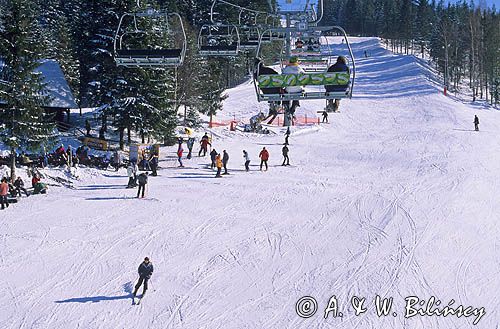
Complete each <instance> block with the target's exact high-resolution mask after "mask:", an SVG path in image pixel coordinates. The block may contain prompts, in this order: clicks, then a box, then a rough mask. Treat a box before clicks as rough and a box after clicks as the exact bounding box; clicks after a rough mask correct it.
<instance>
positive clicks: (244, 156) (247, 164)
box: [243, 150, 250, 171]
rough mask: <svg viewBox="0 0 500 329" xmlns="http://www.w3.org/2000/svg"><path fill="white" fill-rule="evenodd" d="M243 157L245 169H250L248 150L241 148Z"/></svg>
mask: <svg viewBox="0 0 500 329" xmlns="http://www.w3.org/2000/svg"><path fill="white" fill-rule="evenodd" d="M243 158H244V159H245V170H246V171H250V157H249V156H248V152H247V151H245V150H243Z"/></svg>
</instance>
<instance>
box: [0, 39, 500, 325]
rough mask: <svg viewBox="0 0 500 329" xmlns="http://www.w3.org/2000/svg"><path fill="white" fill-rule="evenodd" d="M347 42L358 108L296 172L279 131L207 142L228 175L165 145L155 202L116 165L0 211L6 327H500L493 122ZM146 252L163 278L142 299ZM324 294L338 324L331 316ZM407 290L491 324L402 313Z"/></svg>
mask: <svg viewBox="0 0 500 329" xmlns="http://www.w3.org/2000/svg"><path fill="white" fill-rule="evenodd" d="M351 42H353V47H354V48H355V49H354V50H355V55H356V56H357V58H358V62H357V64H358V78H357V83H356V86H355V89H354V93H355V97H354V98H353V99H352V100H344V101H342V103H341V113H339V114H331V115H330V122H331V123H330V124H328V125H322V126H321V127H316V128H312V129H311V128H307V129H301V130H294V132H293V134H292V136H291V137H290V143H291V145H290V157H291V162H292V166H290V167H281V166H280V164H281V155H280V154H281V147H282V143H283V136H282V135H281V133H283V131H279V130H278V131H277V133H278V134H272V135H269V136H261V135H254V134H243V133H239V132H236V133H230V132H228V131H227V130H225V129H219V130H217V129H215V130H214V131H213V133H214V137H215V139H214V147H215V148H216V149H217V150H218V151H222V150H223V149H226V150H228V152H229V155H230V165H229V168H230V172H231V175H228V176H225V177H224V178H222V179H214V178H213V176H214V172H212V171H211V170H210V169H208V168H207V163H208V160H207V158H198V157H195V158H194V159H192V160H185V165H186V168H184V169H178V168H175V166H176V159H175V158H174V149H173V148H166V149H163V151H162V152H163V153H162V155H161V158H162V159H161V160H162V161H161V162H160V165H161V166H162V167H163V169H162V170H161V171H160V176H159V177H151V178H150V184H149V186H148V191H147V198H146V199H145V200H137V199H135V198H134V195H135V193H136V191H135V190H127V189H125V188H124V186H125V184H126V181H127V178H126V173H125V171H124V170H121V171H119V172H118V173H115V172H111V171H108V172H98V171H93V170H83V169H81V170H80V171H79V173H78V175H79V177H80V179H79V180H78V181H76V182H75V188H74V189H67V188H57V187H56V188H53V189H52V190H51V193H50V194H48V195H43V196H33V197H30V198H28V199H22V200H21V202H20V203H18V204H16V205H14V206H13V207H10V208H9V209H8V210H6V211H2V212H0V278H1V282H2V287H3V294H1V295H0V328H61V329H62V328H134V329H135V328H137V329H139V328H193V329H194V328H207V329H208V328H209V329H214V328H293V329H295V328H363V329H364V328H367V329H368V328H412V329H417V328H418V329H431V328H439V329H452V328H453V329H457V328H480V329H495V328H497V327H498V325H499V322H500V314H499V310H500V298H499V297H498V291H499V290H500V255H499V251H500V238H499V237H500V229H499V221H500V202H498V196H499V195H500V179H499V175H500V174H499V173H500V161H499V160H500V157H499V156H498V151H499V150H500V138H499V133H500V113H499V112H498V111H497V110H494V109H488V108H484V107H476V106H474V105H472V104H466V103H463V102H457V101H455V100H453V99H450V98H446V97H445V96H443V95H442V94H441V93H440V89H441V88H440V86H439V84H438V82H437V78H436V77H435V76H434V75H433V73H432V72H431V70H430V69H429V68H428V67H427V65H426V64H425V63H424V62H422V61H421V60H418V59H416V58H415V57H411V56H400V55H397V56H396V55H392V54H390V53H389V52H387V51H386V50H384V49H383V48H382V47H381V46H380V45H379V43H378V40H377V39H366V38H364V39H363V38H359V39H356V38H352V40H351ZM364 50H369V52H370V54H371V56H372V57H369V58H367V59H365V58H363V57H362V54H363V52H364ZM323 106H324V102H322V101H309V102H302V107H301V108H300V109H299V112H300V111H311V112H312V113H315V112H316V111H318V110H321V109H322V107H323ZM265 107H266V105H265V104H257V101H256V97H255V94H254V89H253V85H252V84H251V83H248V84H243V85H241V86H239V87H237V88H235V89H232V90H229V98H228V100H227V102H226V105H225V110H226V112H227V113H228V114H227V115H228V117H230V116H232V115H235V114H238V115H239V116H248V117H250V116H251V115H254V114H256V113H257V112H258V111H259V109H262V110H264V109H265ZM299 114H300V113H299ZM474 114H477V115H478V116H479V118H480V120H481V125H480V129H481V131H480V132H474V131H472V130H473V124H472V120H473V118H474ZM262 147H266V148H267V149H269V150H270V153H271V159H270V164H271V167H270V169H269V171H267V172H260V171H258V156H257V155H258V152H259V151H260V149H262ZM243 149H246V150H248V151H249V153H250V155H251V158H252V163H251V169H252V171H251V172H249V173H246V172H244V171H243V157H242V150H243ZM144 256H149V257H150V258H151V259H152V262H153V264H154V266H155V273H154V275H153V277H152V284H151V289H150V291H149V292H148V295H147V296H146V297H145V298H144V301H143V303H142V304H141V305H140V306H132V305H131V302H132V301H131V298H130V293H131V290H132V286H133V285H134V284H135V280H136V279H137V273H136V271H137V267H138V265H139V263H140V262H141V261H142V259H143V258H144ZM332 295H335V296H336V297H337V299H338V302H339V308H340V311H341V312H342V313H343V317H342V318H340V317H339V318H332V317H331V313H330V317H328V318H327V319H324V317H323V315H324V310H325V308H326V306H327V302H328V300H329V299H330V297H331V296H332ZM376 295H380V296H382V297H394V307H393V312H396V313H397V315H396V316H392V312H391V315H389V316H383V317H378V316H377V315H376V314H375V310H374V304H373V300H374V298H375V296H376ZM302 296H313V297H315V299H316V300H317V303H318V311H317V313H316V314H315V315H314V316H312V317H311V318H308V319H303V318H300V317H299V316H298V315H297V314H296V302H297V301H298V300H299V299H300V298H301V297H302ZM352 296H359V297H360V298H361V297H366V306H367V307H368V311H367V313H365V314H363V315H359V316H354V314H353V313H354V311H353V308H352V307H351V306H350V300H351V298H352ZM407 296H418V297H420V298H421V299H423V300H428V299H429V298H430V297H431V296H435V297H436V298H438V299H440V300H441V301H442V305H441V307H443V306H445V305H448V303H449V302H450V301H451V300H452V299H453V300H455V303H454V304H453V306H454V307H457V306H458V305H464V306H473V307H475V308H481V307H484V309H485V310H486V315H485V316H484V317H483V318H482V319H481V320H480V321H479V323H478V324H477V325H473V324H472V323H473V321H474V319H475V317H474V316H472V317H468V318H465V317H461V318H457V317H456V316H452V315H450V316H448V317H442V316H441V317H437V316H432V317H431V316H415V317H412V318H409V319H405V317H404V312H405V300H404V299H405V298H406V297H407Z"/></svg>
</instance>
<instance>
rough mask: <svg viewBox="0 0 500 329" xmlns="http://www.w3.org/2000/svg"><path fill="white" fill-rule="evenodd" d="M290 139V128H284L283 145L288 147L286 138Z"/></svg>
mask: <svg viewBox="0 0 500 329" xmlns="http://www.w3.org/2000/svg"><path fill="white" fill-rule="evenodd" d="M289 137H290V127H288V128H286V132H285V145H288V138H289Z"/></svg>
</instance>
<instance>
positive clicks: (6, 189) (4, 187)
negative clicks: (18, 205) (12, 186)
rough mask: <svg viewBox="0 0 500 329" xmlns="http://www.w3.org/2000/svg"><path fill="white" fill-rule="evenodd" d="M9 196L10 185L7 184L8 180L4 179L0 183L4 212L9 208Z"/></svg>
mask: <svg viewBox="0 0 500 329" xmlns="http://www.w3.org/2000/svg"><path fill="white" fill-rule="evenodd" d="M7 194H9V184H8V183H7V178H5V177H4V178H2V182H1V183H0V203H1V205H2V210H3V209H5V207H8V206H9V201H8V200H7Z"/></svg>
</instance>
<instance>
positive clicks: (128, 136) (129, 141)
mask: <svg viewBox="0 0 500 329" xmlns="http://www.w3.org/2000/svg"><path fill="white" fill-rule="evenodd" d="M127 143H128V144H129V145H130V143H132V137H131V135H130V127H127Z"/></svg>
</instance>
